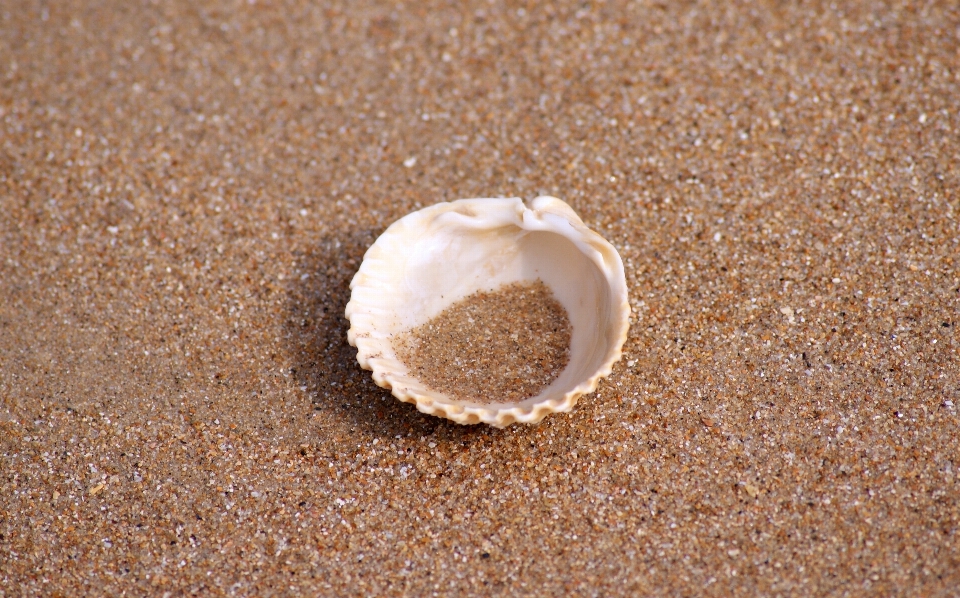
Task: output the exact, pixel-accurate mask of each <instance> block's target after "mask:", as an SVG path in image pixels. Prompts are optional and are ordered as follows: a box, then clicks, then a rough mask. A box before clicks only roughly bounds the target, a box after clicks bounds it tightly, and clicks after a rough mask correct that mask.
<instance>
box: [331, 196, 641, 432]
mask: <svg viewBox="0 0 960 598" xmlns="http://www.w3.org/2000/svg"><path fill="white" fill-rule="evenodd" d="M537 279H540V280H542V281H543V282H544V283H545V284H546V285H547V286H548V287H549V288H550V289H551V291H552V292H553V294H554V296H555V297H556V299H557V300H558V301H559V302H560V303H561V304H562V305H563V307H564V308H565V309H566V311H567V314H568V317H569V318H570V323H571V326H572V332H571V338H570V359H569V362H568V364H567V366H566V368H565V369H564V370H563V371H562V372H561V373H560V374H559V376H557V378H556V379H555V380H553V382H552V383H551V384H550V385H549V386H547V387H546V388H545V389H543V390H542V391H541V392H540V394H538V395H537V396H534V397H531V398H529V399H526V400H523V401H521V402H519V403H484V404H479V403H469V402H463V401H457V400H454V399H452V398H451V397H449V396H447V395H445V394H443V393H442V392H439V391H437V390H434V389H431V388H428V387H427V386H426V385H424V384H423V383H421V382H420V381H419V380H417V379H415V378H413V377H412V376H411V375H410V373H409V369H408V368H407V366H406V365H404V364H403V363H402V362H401V361H400V360H399V359H398V358H397V355H396V352H395V350H394V347H393V345H392V344H391V339H392V338H394V337H395V336H396V335H398V334H400V333H403V332H405V331H408V330H410V329H412V328H414V327H416V326H419V325H421V324H423V323H425V322H428V321H430V320H431V319H432V318H434V317H435V316H437V315H438V314H440V312H442V311H443V310H445V309H446V308H448V307H450V306H451V305H452V304H454V303H456V302H457V301H460V300H461V299H464V298H465V297H467V296H469V295H471V294H473V293H475V292H477V291H481V290H483V291H493V290H496V289H498V288H499V287H501V286H503V285H505V284H509V283H513V282H523V281H529V282H533V281H536V280H537ZM350 288H351V289H352V294H351V297H350V302H349V303H348V304H347V309H346V317H347V319H348V320H349V321H350V330H349V332H348V333H347V339H348V341H349V342H350V344H351V345H353V346H354V347H356V348H357V361H359V362H360V365H361V366H362V367H363V368H364V369H368V370H372V371H373V379H374V381H375V382H376V383H377V384H378V385H379V386H382V387H383V388H390V389H392V391H393V395H394V396H395V397H397V398H398V399H400V400H401V401H404V402H409V403H415V404H416V406H417V409H419V410H420V411H422V412H424V413H428V414H431V415H436V416H439V417H446V418H448V419H452V420H453V421H455V422H457V423H461V424H475V423H480V422H484V423H487V424H490V425H492V426H496V427H503V426H507V425H509V424H511V423H513V422H524V423H535V422H538V421H540V420H541V419H543V418H544V417H545V416H546V415H548V414H550V413H553V412H564V411H570V410H571V409H572V408H573V406H574V405H575V404H576V402H577V399H578V398H579V397H580V396H581V395H583V394H586V393H590V392H593V391H594V390H596V387H597V384H598V382H599V381H600V378H603V377H604V376H607V375H609V374H610V371H611V368H612V366H613V364H614V363H615V362H616V361H617V360H619V359H620V356H621V347H622V346H623V343H624V341H626V338H627V329H628V327H629V322H628V320H629V316H630V307H629V303H628V297H627V284H626V278H625V277H624V272H623V262H622V261H621V260H620V255H619V254H618V253H617V250H616V249H614V248H613V246H612V245H610V243H608V242H607V241H606V240H605V239H604V238H603V237H601V236H600V235H598V234H597V233H595V232H593V231H591V230H590V229H588V228H587V226H586V225H585V224H584V223H583V221H582V220H580V218H579V216H577V214H576V212H574V211H573V209H572V208H571V207H570V206H568V205H567V204H566V203H564V202H563V201H561V200H559V199H556V198H554V197H538V198H536V199H534V200H533V201H532V202H530V205H529V207H528V206H527V205H525V204H524V202H523V200H522V199H519V198H509V199H461V200H458V201H454V202H452V203H440V204H437V205H434V206H430V207H428V208H424V209H422V210H419V211H417V212H413V213H412V214H408V215H407V216H404V217H403V218H401V219H400V220H398V221H396V222H394V223H393V224H392V225H390V227H389V228H388V229H387V230H386V231H385V232H384V233H383V234H382V235H381V236H380V238H378V239H377V241H376V242H375V243H374V244H373V245H372V246H371V247H370V249H369V250H367V253H366V255H364V258H363V263H362V264H361V265H360V269H359V271H358V272H357V274H356V276H354V278H353V281H352V282H351V283H350Z"/></svg>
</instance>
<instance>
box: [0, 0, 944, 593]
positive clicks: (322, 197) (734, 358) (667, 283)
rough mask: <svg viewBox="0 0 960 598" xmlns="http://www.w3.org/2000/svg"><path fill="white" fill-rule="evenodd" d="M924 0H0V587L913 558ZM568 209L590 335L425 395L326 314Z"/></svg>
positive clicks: (915, 570)
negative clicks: (416, 266)
mask: <svg viewBox="0 0 960 598" xmlns="http://www.w3.org/2000/svg"><path fill="white" fill-rule="evenodd" d="M958 27H960V14H958V10H957V5H956V3H953V2H929V3H923V4H921V3H908V2H896V3H894V2H891V3H881V2H866V1H864V2H830V3H827V2H810V3H803V4H802V5H796V4H794V3H755V4H747V3H739V2H724V3H709V2H702V3H687V2H660V3H655V2H645V1H642V2H636V3H626V2H609V3H583V2H576V3H573V2H556V3H549V4H548V5H543V6H541V5H534V4H529V5H522V4H518V3H511V4H501V3H489V2H464V3H458V4H444V3H432V2H420V3H407V4H399V3H397V4H385V3H373V2H368V1H364V0H360V1H358V2H341V3H328V4H322V5H320V4H308V3H306V2H298V1H296V0H290V1H289V2H284V3H279V2H268V1H265V0H257V1H256V2H252V3H251V2H233V3H217V2H150V1H138V2H132V3H131V2H117V1H111V0H107V1H104V2H100V3H90V2H79V1H65V2H58V3H11V2H6V3H2V4H0V592H2V593H3V594H4V595H8V596H56V595H68V596H77V595H123V594H124V593H125V594H127V595H158V596H163V595H165V594H166V593H168V592H169V595H171V596H177V595H185V594H202V595H222V594H226V595H238V596H240V595H247V596H262V595H295V596H300V595H328V596H329V595H337V596H344V595H411V596H426V595H432V594H436V595H471V594H472V595H494V594H495V595H561V594H568V595H596V596H600V595H627V594H629V595H717V596H727V595H738V594H739V595H771V596H774V595H784V596H786V595H795V596H810V595H825V594H831V595H836V594H863V595H868V594H869V595H890V594H904V595H925V596H926V595H950V594H951V593H955V588H957V587H958V586H960V578H958V575H960V574H958V571H960V540H958V538H960V533H958V531H960V530H958V526H960V502H958V497H960V481H958V466H960V463H958V454H960V440H958V434H957V430H958V425H960V420H958V408H957V404H958V403H960V354H958V351H960V336H958V332H957V330H958V327H960V321H958V320H960V318H958V315H957V314H958V313H960V309H958V308H960V263H958V259H960V258H958V256H960V199H958V198H960V135H958V132H960V80H958V73H960V42H958V36H957V30H958ZM541 193H545V194H549V195H554V196H557V197H560V198H561V199H564V200H565V201H567V202H569V203H570V204H571V206H572V207H573V208H574V209H575V210H577V212H578V213H579V214H580V215H581V216H582V217H583V218H584V220H585V221H586V222H587V224H588V225H589V226H591V227H592V228H595V229H596V230H598V231H600V232H601V233H602V234H603V235H604V236H605V237H606V238H608V239H609V240H610V241H611V243H613V244H614V246H616V248H617V249H618V250H619V251H620V253H621V255H622V256H623V259H624V262H625V267H626V274H627V280H628V284H629V291H630V299H631V303H632V307H633V308H634V312H635V317H634V321H633V323H632V328H631V331H630V336H629V339H628V341H627V343H626V345H625V347H624V350H625V353H624V359H623V360H622V361H620V362H619V363H618V364H617V365H616V366H615V367H614V369H613V372H612V374H611V376H610V377H609V378H607V379H606V380H605V381H604V382H603V383H601V385H600V387H599V389H598V391H597V392H596V393H594V394H592V395H589V396H585V397H583V398H582V399H581V400H580V403H579V405H578V406H577V408H576V409H575V410H574V411H573V412H571V413H569V414H556V415H551V416H550V417H548V418H546V419H545V420H544V421H543V422H542V423H540V424H539V425H537V426H533V427H526V426H517V425H514V426H511V427H509V428H507V429H504V430H496V429H493V428H490V427H486V426H470V427H463V426H459V425H456V424H453V423H451V422H448V421H446V420H442V419H438V418H434V417H430V416H426V415H423V414H420V413H418V412H417V411H416V410H415V409H414V408H413V407H412V406H411V405H409V404H402V403H399V402H398V401H396V400H395V399H393V398H392V397H391V395H390V394H389V393H388V392H387V391H384V390H383V389H380V388H378V387H377V386H375V385H374V384H373V382H372V380H371V379H370V375H369V372H366V371H363V370H361V369H360V368H359V367H358V365H357V364H356V361H355V352H354V350H353V349H351V348H350V347H349V345H347V342H346V328H347V326H346V320H345V319H344V317H343V309H344V306H345V304H346V302H347V300H348V298H349V289H348V284H349V281H350V279H351V277H352V276H353V274H354V273H355V272H356V270H357V267H358V265H359V263H360V260H361V259H362V256H363V253H364V251H365V250H366V248H367V247H369V245H370V244H371V243H372V242H373V240H374V239H375V238H376V237H377V235H379V234H380V233H381V232H382V231H383V230H384V229H385V228H386V227H387V226H388V225H389V224H390V223H391V222H393V221H394V220H396V219H397V218H400V217H401V216H403V215H405V214H407V213H409V212H410V211H412V210H414V209H417V208H418V207H421V206H426V205H429V204H432V203H434V202H438V201H443V200H453V199H457V198H465V197H478V196H500V195H502V196H521V197H527V198H530V197H534V196H536V195H539V194H541Z"/></svg>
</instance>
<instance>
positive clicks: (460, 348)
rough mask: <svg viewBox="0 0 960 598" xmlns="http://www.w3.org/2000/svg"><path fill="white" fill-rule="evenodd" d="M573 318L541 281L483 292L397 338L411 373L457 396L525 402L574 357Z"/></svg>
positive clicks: (400, 355)
mask: <svg viewBox="0 0 960 598" xmlns="http://www.w3.org/2000/svg"><path fill="white" fill-rule="evenodd" d="M571 331H572V329H571V327H570V318H569V317H567V310H566V309H564V307H563V305H561V304H560V302H559V301H557V299H556V298H555V297H554V295H553V292H552V291H551V290H550V288H549V287H547V286H546V285H545V284H543V282H542V281H540V280H537V281H535V282H532V283H526V284H524V283H518V282H515V283H512V284H508V285H504V286H502V287H500V288H498V289H496V290H493V291H478V292H476V293H473V294H471V295H469V296H467V297H466V298H464V299H462V300H460V301H458V302H456V303H454V304H453V305H451V306H450V307H448V308H447V309H445V310H444V311H442V312H441V313H440V314H439V315H437V316H436V317H434V318H433V319H431V320H430V321H429V322H426V323H425V324H422V325H420V326H417V327H416V328H414V329H413V330H409V331H405V332H403V333H401V334H400V335H398V336H397V338H396V339H395V340H394V341H393V346H394V348H395V350H396V351H397V357H398V358H399V359H400V361H401V362H402V363H403V364H404V365H406V366H407V367H408V368H410V375H412V376H413V377H414V378H416V379H417V380H420V381H421V382H423V383H424V384H426V385H427V387H428V388H430V389H432V390H434V391H437V392H442V393H444V394H446V395H448V396H450V397H451V398H453V399H454V400H457V401H464V402H471V403H480V404H489V403H519V402H521V401H524V400H526V399H529V398H532V397H535V396H537V395H538V394H540V392H541V391H542V390H543V389H545V388H546V387H547V386H549V385H550V383H551V382H553V381H554V380H556V378H557V376H559V375H560V373H561V372H562V371H563V369H564V368H565V367H566V366H567V363H568V362H569V361H570V334H571Z"/></svg>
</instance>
